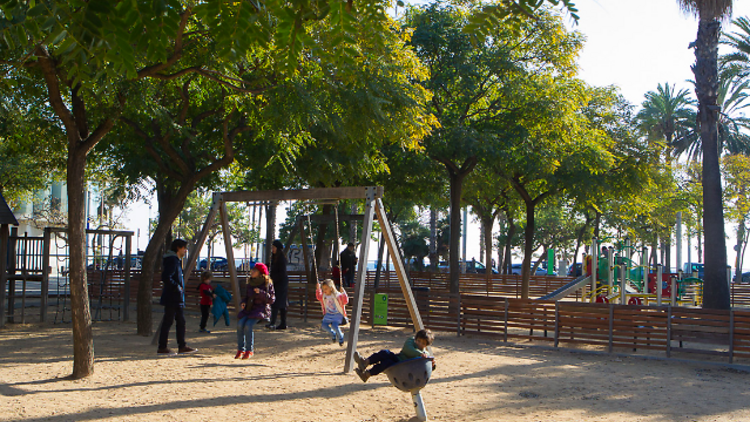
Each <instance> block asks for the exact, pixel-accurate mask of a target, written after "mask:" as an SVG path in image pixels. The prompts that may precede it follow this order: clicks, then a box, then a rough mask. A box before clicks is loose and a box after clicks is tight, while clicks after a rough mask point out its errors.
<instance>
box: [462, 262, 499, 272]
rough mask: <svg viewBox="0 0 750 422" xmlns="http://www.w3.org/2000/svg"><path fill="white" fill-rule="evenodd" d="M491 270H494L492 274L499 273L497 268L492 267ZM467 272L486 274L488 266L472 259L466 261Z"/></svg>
mask: <svg viewBox="0 0 750 422" xmlns="http://www.w3.org/2000/svg"><path fill="white" fill-rule="evenodd" d="M490 270H491V271H492V274H497V270H496V269H494V268H491V269H490ZM466 272H467V273H475V274H486V273H487V267H486V266H485V265H484V264H482V263H481V262H479V261H475V260H473V259H472V260H471V261H466Z"/></svg>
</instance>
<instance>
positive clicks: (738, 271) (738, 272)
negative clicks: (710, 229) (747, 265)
mask: <svg viewBox="0 0 750 422" xmlns="http://www.w3.org/2000/svg"><path fill="white" fill-rule="evenodd" d="M744 241H745V218H744V217H743V218H742V219H740V223H739V225H738V226H737V244H736V246H735V247H734V250H735V251H736V252H737V259H736V260H735V263H734V279H735V282H737V283H741V282H742V255H743V249H744V248H743V244H744Z"/></svg>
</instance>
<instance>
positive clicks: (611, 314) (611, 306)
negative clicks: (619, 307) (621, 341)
mask: <svg viewBox="0 0 750 422" xmlns="http://www.w3.org/2000/svg"><path fill="white" fill-rule="evenodd" d="M614 328H615V304H614V303H610V304H609V353H612V349H613V348H614V347H613V342H614V339H613V331H614Z"/></svg>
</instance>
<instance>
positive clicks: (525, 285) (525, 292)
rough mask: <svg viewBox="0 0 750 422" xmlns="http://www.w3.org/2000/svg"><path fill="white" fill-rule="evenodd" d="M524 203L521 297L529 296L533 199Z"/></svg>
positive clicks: (532, 246) (534, 205) (532, 242)
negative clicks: (524, 226)
mask: <svg viewBox="0 0 750 422" xmlns="http://www.w3.org/2000/svg"><path fill="white" fill-rule="evenodd" d="M524 202H525V203H526V230H525V231H524V248H523V249H524V253H523V264H522V266H521V271H522V272H521V274H522V275H521V299H528V298H529V279H530V278H531V255H532V254H533V253H534V226H535V224H536V223H535V222H534V209H535V208H536V204H535V203H534V201H528V200H527V201H524Z"/></svg>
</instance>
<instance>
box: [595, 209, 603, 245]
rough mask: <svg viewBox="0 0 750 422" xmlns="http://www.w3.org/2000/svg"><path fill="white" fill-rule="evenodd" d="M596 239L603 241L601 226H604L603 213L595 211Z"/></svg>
mask: <svg viewBox="0 0 750 422" xmlns="http://www.w3.org/2000/svg"><path fill="white" fill-rule="evenodd" d="M594 213H595V216H594V237H595V238H597V239H598V240H600V241H601V233H600V230H599V228H600V226H601V225H602V213H600V212H599V211H594Z"/></svg>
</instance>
